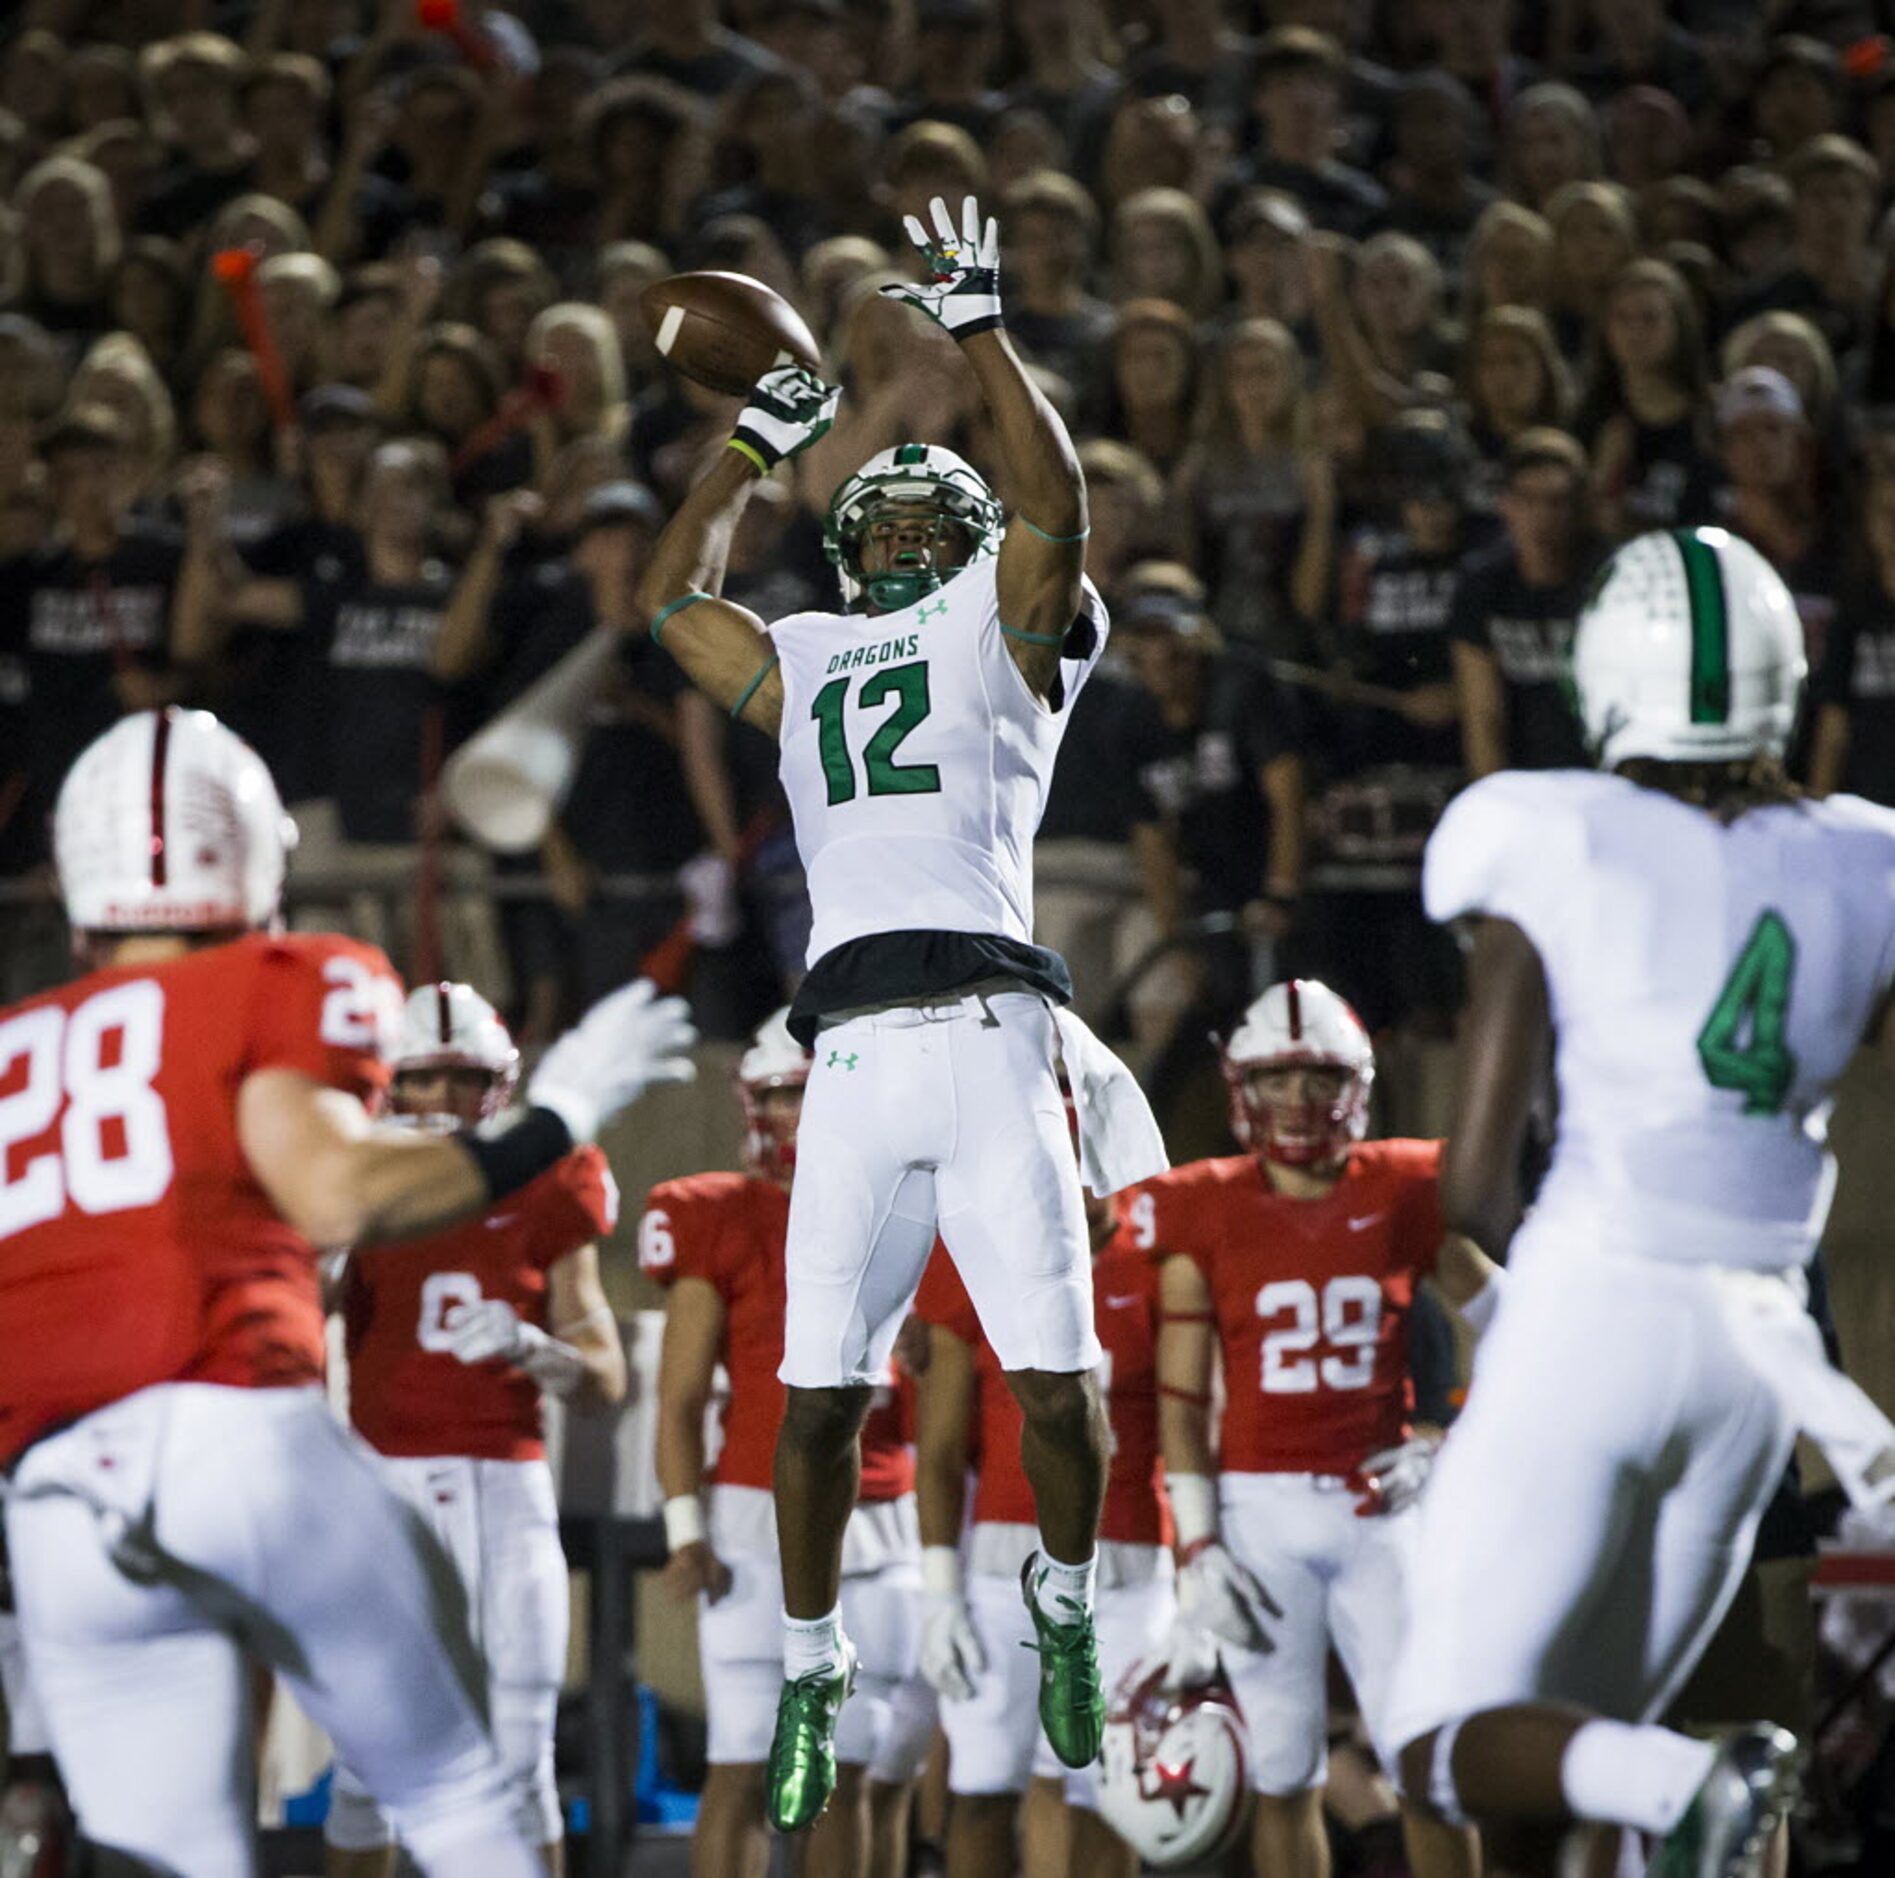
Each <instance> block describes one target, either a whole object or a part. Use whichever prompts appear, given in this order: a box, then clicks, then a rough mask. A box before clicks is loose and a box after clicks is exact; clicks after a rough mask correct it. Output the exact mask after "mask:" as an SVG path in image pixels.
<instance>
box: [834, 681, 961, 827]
mask: <svg viewBox="0 0 1895 1878" xmlns="http://www.w3.org/2000/svg"><path fill="white" fill-rule="evenodd" d="M854 683H855V680H854V679H853V678H852V677H851V678H832V679H831V680H830V681H829V683H828V684H826V685H824V686H823V688H822V689H821V690H820V691H819V692H817V693H816V697H815V701H814V703H812V704H811V705H810V707H809V714H810V716H811V717H813V718H814V719H815V720H816V747H817V750H818V752H819V753H820V754H821V757H822V773H823V776H824V777H825V779H826V780H827V781H828V784H829V806H830V807H831V808H832V809H834V808H840V807H841V806H842V804H843V803H845V802H853V801H854V800H855V796H856V782H855V759H854V758H853V757H852V756H851V755H850V754H849V740H848V736H847V733H846V731H845V728H844V724H843V713H844V711H845V709H846V708H847V706H848V702H849V687H850V686H851V685H852V684H854ZM891 696H892V697H893V698H895V699H896V701H897V702H896V705H895V708H894V710H893V711H892V712H890V713H889V715H888V716H887V717H886V718H884V719H883V721H882V724H881V726H880V728H879V729H878V730H877V731H876V732H875V734H874V736H872V737H871V738H870V739H869V740H868V742H867V743H866V744H865V745H864V746H863V750H862V768H863V771H864V773H865V774H866V775H867V777H868V785H869V786H868V793H869V794H870V795H872V796H931V795H938V794H940V791H941V772H940V770H939V769H937V768H936V767H935V766H934V764H932V763H897V762H896V761H895V752H896V751H897V750H899V749H900V748H901V746H902V744H903V743H904V742H905V741H906V739H907V737H908V734H909V732H910V731H912V730H913V729H914V728H915V726H916V725H917V724H919V723H920V722H921V721H922V720H923V719H924V718H925V717H926V716H927V715H928V712H929V711H930V710H931V709H932V708H933V707H932V705H931V704H930V702H929V699H928V665H927V661H926V660H925V659H917V660H915V661H914V663H913V664H911V665H887V666H884V667H883V668H882V669H881V670H880V671H878V672H872V673H870V675H869V676H868V677H867V678H865V679H863V681H862V689H861V690H860V691H859V692H857V693H856V703H857V704H858V705H859V706H861V707H862V708H863V709H865V710H866V709H872V708H873V707H874V706H875V705H878V704H880V703H882V702H883V700H884V699H886V698H889V697H891Z"/></svg>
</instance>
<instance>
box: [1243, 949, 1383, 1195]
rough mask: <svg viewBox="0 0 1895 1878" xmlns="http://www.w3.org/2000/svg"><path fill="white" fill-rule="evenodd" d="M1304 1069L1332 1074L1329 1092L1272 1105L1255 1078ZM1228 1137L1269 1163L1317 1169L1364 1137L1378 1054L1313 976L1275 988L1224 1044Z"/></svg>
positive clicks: (1341, 1002)
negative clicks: (1232, 1136) (1271, 1072)
mask: <svg viewBox="0 0 1895 1878" xmlns="http://www.w3.org/2000/svg"><path fill="white" fill-rule="evenodd" d="M1297 1067H1305V1068H1310V1069H1316V1070H1328V1071H1333V1072H1334V1076H1333V1078H1331V1079H1330V1080H1333V1081H1334V1083H1335V1085H1336V1086H1335V1090H1334V1093H1333V1094H1327V1093H1325V1094H1322V1095H1309V1094H1306V1095H1304V1096H1303V1097H1302V1098H1301V1099H1300V1100H1297V1101H1282V1100H1272V1099H1270V1098H1269V1097H1268V1096H1267V1095H1266V1094H1265V1092H1264V1091H1263V1090H1262V1089H1260V1088H1259V1087H1258V1081H1259V1077H1258V1072H1259V1071H1263V1070H1278V1069H1290V1068H1297ZM1224 1081H1225V1083H1226V1085H1227V1086H1228V1088H1229V1090H1230V1125H1231V1132H1232V1133H1233V1134H1235V1135H1236V1137H1237V1139H1238V1140H1239V1141H1240V1142H1241V1143H1242V1144H1243V1145H1244V1146H1245V1147H1247V1148H1250V1149H1253V1150H1254V1151H1255V1152H1256V1153H1258V1154H1260V1155H1262V1156H1263V1158H1264V1159H1265V1160H1267V1161H1277V1162H1280V1163H1281V1164H1282V1165H1283V1166H1285V1167H1320V1166H1323V1165H1324V1164H1325V1163H1327V1162H1331V1161H1338V1160H1340V1159H1341V1158H1342V1157H1343V1155H1345V1154H1346V1153H1348V1151H1349V1148H1350V1145H1351V1144H1352V1143H1354V1142H1357V1141H1360V1140H1361V1139H1362V1137H1363V1136H1364V1135H1365V1134H1366V1133H1367V1132H1368V1126H1369V1090H1370V1088H1371V1087H1372V1086H1373V1085H1374V1082H1375V1048H1374V1046H1373V1045H1372V1044H1371V1043H1370V1042H1369V1033H1368V1032H1367V1031H1366V1030H1365V1029H1364V1028H1363V1026H1362V1020H1361V1018H1359V1017H1357V1016H1356V1014H1355V1012H1354V1011H1353V1010H1351V1009H1350V1008H1349V1005H1348V1002H1347V1001H1346V1000H1345V999H1343V998H1341V997H1338V996H1337V995H1336V993H1335V992H1333V991H1331V990H1330V989H1329V987H1328V986H1327V985H1325V984H1322V983H1321V982H1320V981H1318V980H1317V979H1314V978H1289V979H1285V980H1284V982H1283V983H1282V984H1280V985H1272V986H1271V987H1270V989H1269V990H1268V991H1266V992H1265V993H1264V994H1263V996H1262V997H1260V998H1259V999H1258V1000H1257V1001H1256V1002H1255V1003H1254V1004H1253V1005H1251V1007H1250V1009H1249V1010H1247V1011H1246V1012H1245V1013H1244V1021H1243V1022H1242V1023H1241V1024H1239V1025H1238V1026H1237V1029H1236V1032H1235V1033H1234V1034H1233V1035H1232V1037H1231V1039H1230V1041H1229V1042H1228V1043H1227V1044H1225V1046H1224Z"/></svg>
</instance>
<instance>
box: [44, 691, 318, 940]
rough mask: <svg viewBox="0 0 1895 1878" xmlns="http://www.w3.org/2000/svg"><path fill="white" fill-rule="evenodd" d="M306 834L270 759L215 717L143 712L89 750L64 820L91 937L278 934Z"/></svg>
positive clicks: (67, 883) (61, 812) (79, 907)
mask: <svg viewBox="0 0 1895 1878" xmlns="http://www.w3.org/2000/svg"><path fill="white" fill-rule="evenodd" d="M295 840H296V826H295V824H294V823H293V822H292V821H291V820H290V819H289V817H288V816H287V815H285V814H284V813H283V803H282V799H281V798H280V797H279V796H278V795H277V793H276V784H275V783H274V782H272V781H271V780H270V772H269V770H268V769H267V768H266V767H265V766H264V762H263V759H262V758H261V757H260V756H258V755H257V753H256V752H255V751H254V750H253V749H251V747H250V746H249V745H248V744H247V743H245V742H244V740H243V739H242V738H241V737H239V736H238V735H237V734H236V732H235V731H232V730H227V729H226V728H225V727H224V726H223V725H222V724H220V723H219V722H218V721H217V719H216V718H214V717H213V716H212V715H211V714H210V712H208V711H184V710H180V709H178V708H177V707H176V706H175V705H171V706H167V707H166V708H165V709H164V710H162V711H140V712H138V713H137V714H136V715H134V716H131V717H126V718H121V719H120V720H119V722H118V723H116V724H114V725H113V726H112V728H111V729H110V730H108V731H107V732H106V733H105V734H104V736H102V737H99V738H97V739H96V740H95V741H93V742H92V743H90V744H88V745H87V746H86V748H85V749H84V750H82V751H81V752H80V754H79V757H78V760H77V761H76V762H75V763H74V764H73V766H72V768H71V769H70V770H68V771H67V772H66V780H65V781H64V782H63V783H62V784H61V785H60V790H59V800H58V803H57V804H56V806H55V807H54V809H53V859H54V862H55V864H56V866H57V867H58V870H59V892H60V897H61V898H62V899H63V900H64V901H65V904H66V917H67V919H68V920H69V921H70V922H71V923H72V926H73V928H74V929H75V930H76V931H80V932H99V933H113V932H224V931H229V930H233V929H240V928H250V927H258V926H268V925H269V924H270V923H271V922H272V921H274V920H275V918H276V916H277V910H278V903H279V902H280V901H281V899H282V895H283V868H284V864H285V861H286V860H287V858H288V854H289V850H290V848H291V847H292V846H293V845H294V844H295Z"/></svg>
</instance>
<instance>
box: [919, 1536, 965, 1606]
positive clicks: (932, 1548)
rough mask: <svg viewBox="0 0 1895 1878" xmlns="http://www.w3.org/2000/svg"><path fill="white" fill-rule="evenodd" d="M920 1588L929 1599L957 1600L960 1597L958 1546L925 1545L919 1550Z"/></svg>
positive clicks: (959, 1556) (959, 1555)
mask: <svg viewBox="0 0 1895 1878" xmlns="http://www.w3.org/2000/svg"><path fill="white" fill-rule="evenodd" d="M921 1588H922V1590H924V1591H925V1592H927V1593H928V1595H929V1596H930V1597H937V1598H958V1597H959V1596H960V1595H961V1553H960V1548H959V1547H958V1546H952V1545H925V1546H923V1547H922V1548H921Z"/></svg>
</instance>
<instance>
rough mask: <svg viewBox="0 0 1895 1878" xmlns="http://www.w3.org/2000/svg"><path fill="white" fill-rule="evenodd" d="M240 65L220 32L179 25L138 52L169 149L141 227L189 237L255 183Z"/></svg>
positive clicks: (241, 60) (236, 50)
mask: <svg viewBox="0 0 1895 1878" xmlns="http://www.w3.org/2000/svg"><path fill="white" fill-rule="evenodd" d="M243 68H244V56H243V53H242V51H241V50H240V49H239V48H238V47H237V46H235V45H234V44H232V42H231V41H230V40H228V39H226V38H224V37H223V35H222V34H220V33H182V34H180V35H179V36H178V37H177V38H175V39H163V40H160V41H159V42H158V43H157V44H156V45H154V46H147V47H146V48H145V49H144V51H143V52H142V53H141V54H140V55H139V70H140V74H141V75H142V77H143V79H144V82H145V90H146V93H147V95H148V96H149V98H150V101H151V108H152V111H153V114H154V116H155V118H156V125H157V129H158V131H159V133H160V135H161V136H163V138H164V139H165V141H166V142H167V143H168V144H170V145H171V146H172V152H173V155H172V161H171V164H170V167H169V168H168V169H166V170H165V172H164V173H163V174H162V175H161V176H160V177H159V178H158V181H157V183H156V185H155V186H154V187H153V189H152V191H151V193H150V195H149V196H148V197H147V198H146V200H145V203H144V205H143V208H142V210H141V214H140V223H141V226H142V228H143V230H144V232H146V233H148V234H157V235H169V236H171V237H172V238H173V239H174V240H179V241H187V242H188V241H190V240H192V239H194V238H195V237H196V236H197V235H198V232H199V231H200V230H201V229H202V228H203V226H204V225H205V223H207V222H208V221H209V220H210V219H211V217H212V216H213V215H215V214H216V213H217V211H218V210H219V209H220V208H222V207H223V205H224V204H225V203H226V202H228V201H229V200H230V199H231V198H232V197H233V196H240V195H243V194H244V193H245V192H246V191H247V190H249V189H250V188H251V187H252V178H253V177H254V175H255V155H254V151H253V149H252V146H251V143H250V139H249V138H248V137H247V136H246V135H245V134H244V130H243V121H242V116H241V113H240V110H239V106H238V98H237V85H238V80H239V78H240V77H241V76H242V73H243Z"/></svg>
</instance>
